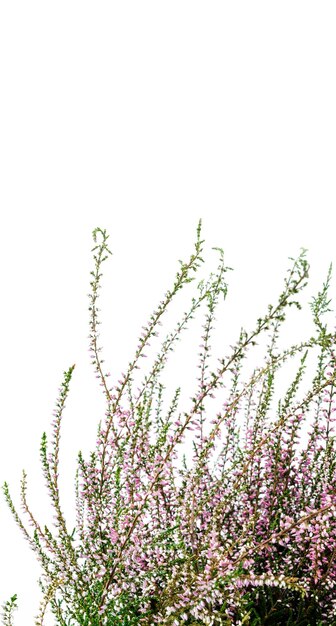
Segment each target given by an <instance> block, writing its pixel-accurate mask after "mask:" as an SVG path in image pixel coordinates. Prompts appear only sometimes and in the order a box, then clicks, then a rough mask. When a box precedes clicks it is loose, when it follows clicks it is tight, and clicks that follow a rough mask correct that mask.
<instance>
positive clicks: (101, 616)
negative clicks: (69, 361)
mask: <svg viewBox="0 0 336 626" xmlns="http://www.w3.org/2000/svg"><path fill="white" fill-rule="evenodd" d="M98 235H99V236H100V243H97V237H98ZM93 239H94V242H95V244H97V245H96V246H95V247H94V248H93V249H92V252H94V253H95V254H94V257H93V258H94V262H95V268H94V271H92V272H91V276H92V277H93V279H92V281H91V283H90V285H91V293H90V294H89V297H90V307H89V312H90V335H89V340H90V345H89V351H90V354H91V357H92V364H93V365H94V369H95V374H96V377H97V379H98V380H99V385H100V386H101V387H102V389H103V393H104V396H105V398H106V403H107V407H106V412H105V420H104V421H103V420H100V422H99V425H98V433H97V440H96V450H95V451H93V452H91V454H90V458H89V459H88V460H85V459H84V458H83V455H82V453H81V452H79V454H78V469H77V471H76V477H75V507H76V527H75V528H74V530H73V532H72V534H71V535H70V533H69V532H68V530H67V526H66V522H65V519H64V515H63V513H62V510H61V507H60V500H59V486H58V459H59V443H60V428H61V422H62V415H63V410H64V408H65V401H66V397H67V394H68V392H69V384H70V381H71V377H72V373H73V370H74V366H72V367H71V368H69V370H68V371H67V372H64V381H63V383H62V386H61V388H60V396H59V399H58V401H57V407H56V411H55V414H54V421H53V423H52V426H53V437H52V441H51V452H50V453H49V454H48V445H47V436H46V433H43V436H42V441H41V448H40V455H41V462H42V470H43V475H44V478H45V481H46V485H47V489H48V493H49V497H50V499H51V503H52V506H53V509H54V512H55V515H54V520H55V526H56V535H55V536H54V535H53V534H52V533H51V531H50V530H49V529H48V527H47V526H44V529H43V530H42V527H41V526H40V524H39V523H38V522H37V520H36V519H35V517H34V516H33V514H32V513H31V511H30V508H29V506H28V503H27V495H26V491H27V483H26V473H25V472H24V471H23V477H22V481H21V508H22V510H23V512H24V514H25V515H26V516H27V517H28V521H29V525H30V526H31V527H32V528H33V529H34V530H33V536H31V534H30V533H29V531H28V530H27V528H26V527H25V526H24V525H23V523H22V522H21V520H20V518H19V516H18V514H17V512H16V509H15V506H14V504H13V501H12V499H11V496H10V494H9V489H8V485H7V483H4V485H3V491H4V494H5V498H6V501H7V504H8V506H9V507H10V509H11V511H12V514H13V516H14V518H15V521H16V522H17V524H18V525H19V527H20V529H21V531H22V532H23V533H24V536H25V538H26V539H27V540H28V542H29V544H30V546H31V548H32V549H33V550H34V551H35V552H36V554H37V558H38V560H39V562H40V564H41V567H42V570H43V572H44V573H43V580H42V579H40V580H39V584H40V587H41V590H42V594H43V597H42V600H41V604H40V611H39V614H38V616H37V617H36V620H35V623H36V625H37V626H43V624H44V619H45V615H46V612H47V608H48V606H49V607H50V609H51V610H52V612H53V614H54V616H55V618H56V623H57V624H59V625H60V626H77V625H83V626H117V625H118V626H125V625H128V624H132V625H134V626H135V625H143V626H150V625H154V624H161V625H167V626H168V625H170V626H171V625H173V626H179V625H180V624H186V625H187V626H191V625H196V624H198V625H201V624H213V625H215V624H218V625H225V626H227V625H228V624H235V625H236V626H239V625H240V624H246V625H249V626H261V624H263V623H275V624H276V623H277V624H280V623H281V624H287V626H294V624H298V623H301V624H305V625H306V626H307V625H309V624H310V623H311V624H314V625H315V626H317V625H318V626H322V625H324V624H328V625H329V626H335V625H336V603H335V601H334V596H335V585H336V561H335V556H336V550H335V545H336V521H335V520H336V515H335V513H336V442H335V439H336V433H335V426H334V422H335V418H334V412H335V410H336V406H335V386H336V383H335V379H336V358H335V354H336V350H335V343H336V333H331V332H330V331H329V330H328V327H327V324H324V323H323V321H322V316H323V315H325V314H326V313H327V312H329V311H330V309H329V304H330V300H328V289H329V287H330V279H331V267H330V268H329V271H328V275H327V280H326V282H325V283H324V284H323V287H322V290H321V291H320V292H318V294H317V296H316V297H315V298H313V300H312V302H311V303H310V307H311V312H312V317H313V323H314V326H315V329H316V332H315V335H314V336H312V337H308V338H307V339H306V340H304V341H302V342H301V343H298V344H295V345H292V346H289V347H287V348H285V349H282V350H280V349H279V347H278V340H279V335H280V330H281V327H282V324H283V322H284V321H285V319H286V313H287V311H288V309H289V308H290V307H293V306H294V307H295V308H297V309H298V310H300V309H301V304H300V302H299V300H298V298H297V296H298V294H299V293H300V292H301V291H302V290H303V289H304V287H305V286H306V284H307V279H308V274H309V265H308V263H307V261H306V258H305V255H306V250H305V249H302V250H301V253H300V255H299V256H298V258H297V259H294V258H291V257H290V259H291V261H292V262H293V263H292V266H291V267H290V268H289V270H288V272H287V273H288V276H287V277H286V279H285V284H284V288H283V290H282V292H281V293H280V296H279V298H278V301H277V303H276V304H275V305H274V306H273V305H269V306H268V309H267V312H266V313H265V314H264V316H263V317H260V318H258V320H257V323H256V325H255V326H254V327H253V328H252V330H250V331H246V330H244V329H241V331H240V334H239V338H238V340H237V341H236V343H234V344H233V345H232V346H230V351H229V353H228V354H227V355H226V356H225V357H224V358H220V359H218V366H217V368H214V369H212V371H211V368H210V360H209V359H210V355H211V338H212V332H213V330H214V326H215V320H216V317H215V313H216V310H217V307H218V305H219V302H220V299H221V296H223V297H224V300H225V298H226V296H227V283H226V273H227V271H228V270H230V269H232V268H229V267H227V266H226V265H225V263H224V253H223V250H222V249H221V248H215V249H214V250H216V251H217V252H219V256H220V259H219V264H218V267H217V271H216V272H215V273H210V275H209V277H208V278H207V279H202V280H201V281H200V282H198V284H197V297H193V298H192V299H191V302H190V305H189V308H188V309H187V310H186V311H185V313H184V314H183V316H182V318H181V319H180V321H179V322H178V324H177V325H176V326H175V328H173V330H171V331H170V332H168V333H167V334H166V336H165V338H164V339H163V341H162V343H161V347H160V349H159V350H158V352H157V354H156V357H155V359H154V362H153V364H152V365H150V367H149V372H147V373H146V374H145V375H144V377H143V379H142V381H141V383H140V384H139V386H138V387H137V390H136V392H135V391H134V389H133V387H134V374H135V370H137V369H140V365H139V359H140V357H143V356H146V355H145V353H144V351H145V349H146V348H147V347H148V346H149V345H150V341H151V340H152V339H154V338H156V337H158V335H159V332H158V329H159V327H160V326H161V318H162V316H163V314H164V313H165V311H166V310H167V307H168V306H170V304H171V302H172V300H173V298H175V296H176V295H177V293H178V291H179V290H180V289H182V288H184V287H185V285H186V284H188V283H190V282H192V281H193V280H194V278H195V277H194V276H191V273H192V272H194V273H196V272H197V271H198V269H199V268H200V265H201V263H203V262H204V261H203V258H202V256H201V255H202V252H203V247H202V244H203V243H204V240H201V220H200V221H199V223H198V227H197V233H196V243H195V252H194V253H193V254H192V255H191V256H190V258H189V260H188V261H186V262H182V261H179V263H180V265H181V268H180V271H179V272H177V274H176V278H175V281H174V283H173V287H172V288H171V289H170V290H169V291H167V292H166V294H165V296H164V298H163V300H162V301H161V302H160V303H159V306H158V307H157V308H156V309H155V310H154V311H153V313H152V315H151V316H150V320H149V322H148V324H147V326H144V327H143V332H142V334H141V337H140V339H139V343H138V346H137V349H136V352H135V356H134V358H133V360H131V361H130V362H129V366H128V369H127V371H126V373H123V374H122V377H121V378H120V379H119V380H118V381H117V383H116V384H115V385H114V386H112V387H110V388H109V387H108V384H107V378H108V377H109V376H110V372H105V371H104V369H103V363H104V360H103V359H102V358H101V354H100V353H101V351H102V347H101V346H100V345H99V342H98V339H99V333H98V325H99V324H100V321H99V318H98V312H99V309H98V307H97V300H98V297H99V296H98V291H99V289H100V288H101V284H100V281H101V278H102V272H101V266H102V263H103V262H104V261H105V260H106V259H107V258H108V254H112V253H111V251H110V250H109V249H108V247H107V239H108V235H107V234H106V230H102V229H100V228H96V229H95V230H94V231H93ZM202 307H205V309H206V312H205V320H204V324H203V326H202V333H203V334H202V343H201V345H200V349H201V351H200V353H199V354H198V356H199V362H198V364H197V368H198V373H199V375H198V377H197V387H196V390H195V393H194V395H193V396H192V397H191V398H190V400H191V403H190V406H189V407H188V408H187V409H186V410H180V406H179V404H180V394H181V389H182V386H179V387H177V388H176V390H175V391H174V393H173V395H172V397H171V399H170V402H169V403H168V407H167V408H166V409H164V389H165V386H164V384H163V383H162V382H161V377H162V375H163V372H164V369H165V366H166V364H167V362H168V358H169V356H170V354H171V352H173V349H174V346H175V344H176V342H177V341H178V340H179V339H180V335H181V332H182V331H183V330H186V329H187V327H188V325H189V323H190V322H191V321H192V320H193V319H194V318H195V315H196V313H197V312H198V311H199V310H200V309H201V308H202ZM265 333H269V334H268V338H269V340H268V343H267V346H266V354H265V358H264V361H263V363H262V365H260V366H258V367H256V368H255V369H254V371H253V373H252V375H250V376H249V377H247V376H246V374H245V373H244V363H245V361H246V359H247V356H248V355H249V354H250V353H251V352H252V351H253V348H254V347H255V346H256V345H258V344H257V340H259V338H260V337H262V336H263V335H264V334H265ZM316 351H317V352H318V356H317V371H316V374H315V377H314V379H313V380H312V383H311V386H310V388H309V390H308V391H307V392H306V393H305V394H304V395H302V392H301V391H300V390H301V385H302V381H303V378H304V375H305V373H306V366H307V361H308V358H309V356H310V355H311V354H315V353H316ZM298 357H300V362H299V367H298V370H297V372H296V374H295V375H294V377H293V379H292V381H291V382H290V383H289V386H288V388H287V390H286V392H285V394H284V397H283V398H281V399H279V400H278V405H277V409H276V408H274V401H275V392H276V380H277V374H278V372H279V371H280V370H281V368H282V367H283V366H284V365H285V364H286V363H287V362H288V361H289V360H290V359H293V358H298ZM222 390H224V391H225V400H224V401H223V403H222V407H221V409H220V411H219V412H218V413H217V414H216V416H214V415H213V413H212V411H211V407H210V406H209V400H210V399H214V398H216V394H217V393H218V392H219V391H222ZM206 405H207V406H206ZM208 413H209V414H210V415H209V417H210V418H211V419H210V420H209V421H210V424H211V427H210V431H209V433H208V434H206V429H205V426H206V419H205V416H206V415H208ZM312 413H313V424H312V426H311V429H310V431H309V432H308V443H307V445H306V448H304V449H303V450H301V451H300V450H299V448H298V444H299V441H300V434H301V432H302V429H303V427H304V425H305V423H306V422H308V420H309V418H310V417H311V414H312ZM240 418H243V426H242V425H241V423H240V422H241V419H240ZM193 432H195V440H192V439H191V442H192V444H193V452H194V455H193V457H192V465H191V467H188V466H187V463H186V458H185V455H183V460H182V467H180V468H179V467H178V460H179V457H178V450H179V447H180V446H181V445H182V444H183V443H185V439H186V436H187V437H189V438H191V437H192V433H193ZM216 456H217V458H216ZM178 477H179V479H180V484H179V483H178V480H177V479H178ZM76 531H77V538H75V536H74V535H75V533H76ZM3 608H4V613H3V623H4V624H5V626H13V624H12V612H13V610H14V608H16V596H13V598H12V599H11V600H10V601H9V602H7V603H6V605H4V607H3ZM5 620H7V621H5ZM272 620H273V622H272ZM300 620H301V621H300ZM309 620H310V621H309Z"/></svg>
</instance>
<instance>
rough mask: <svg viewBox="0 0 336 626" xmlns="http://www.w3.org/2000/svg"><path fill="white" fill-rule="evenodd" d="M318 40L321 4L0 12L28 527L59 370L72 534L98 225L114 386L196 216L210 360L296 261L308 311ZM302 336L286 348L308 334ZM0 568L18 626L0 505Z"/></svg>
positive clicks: (322, 108)
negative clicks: (222, 299)
mask: <svg viewBox="0 0 336 626" xmlns="http://www.w3.org/2000/svg"><path fill="white" fill-rule="evenodd" d="M335 29H336V9H335V3H334V2H331V1H329V2H328V1H324V2H309V1H307V0H305V1H304V2H299V1H294V2H293V0H290V1H284V0H283V1H282V2H270V1H269V0H267V2H259V1H258V2H241V1H235V2H223V1H221V2H215V1H211V2H205V1H204V2H199V1H196V0H193V1H192V2H188V1H184V0H178V1H175V0H170V1H169V2H162V1H160V0H155V1H152V2H148V1H136V2H129V1H127V0H123V1H122V2H86V1H81V2H74V1H72V0H66V1H63V0H59V1H58V2H49V1H46V0H43V1H41V2H36V1H33V0H31V1H30V2H17V1H16V0H11V2H2V3H1V5H0V85H1V97H0V113H1V115H0V164H1V169H0V172H1V185H0V207H1V218H0V255H1V259H0V273H1V278H0V280H1V307H0V315H1V377H0V380H1V394H0V448H1V449H0V482H1V484H2V483H3V481H4V480H7V481H8V482H9V485H10V488H11V493H12V496H13V498H14V499H15V502H16V504H17V507H18V509H19V510H20V504H19V481H20V477H21V470H22V468H25V469H26V471H27V473H28V498H29V502H30V503H31V507H32V509H33V511H34V512H35V513H36V517H37V518H38V519H39V521H40V523H41V524H42V525H43V524H44V523H46V522H47V521H48V519H49V518H48V516H49V515H50V512H49V503H48V500H47V493H46V490H45V488H44V484H43V480H42V478H41V472H40V463H39V445H40V438H41V434H42V432H43V431H44V430H47V431H48V432H50V430H48V429H49V423H50V420H51V413H52V410H53V408H54V404H55V400H56V397H57V390H58V387H59V385H60V383H61V380H62V373H63V371H64V370H65V369H67V368H68V367H69V366H70V365H72V364H73V363H76V369H75V372H74V376H73V381H72V384H71V390H70V397H69V400H68V402H67V408H66V411H65V413H64V423H63V434H62V440H61V444H62V446H63V447H62V448H61V457H60V462H61V468H60V471H61V484H62V496H61V497H62V498H63V499H62V505H63V508H64V510H65V511H66V512H67V514H68V519H69V526H71V524H72V522H73V504H72V503H73V500H72V498H73V485H74V472H75V468H76V456H77V452H78V450H79V449H82V450H83V452H84V453H85V452H86V451H88V450H91V449H93V448H94V442H95V436H96V428H97V424H98V421H99V419H100V418H101V417H102V416H103V412H104V406H105V405H104V398H103V396H102V394H101V391H100V388H99V387H98V384H97V381H96V379H95V377H94V372H93V369H92V367H91V365H90V361H89V355H88V339H87V335H88V332H89V325H88V311H87V307H88V306H89V300H88V297H87V293H88V291H89V281H90V274H89V272H90V270H91V269H93V265H92V255H91V248H92V247H93V240H92V234H91V233H92V230H93V229H94V228H95V227H96V226H99V227H101V228H106V229H107V231H108V233H109V235H110V238H109V246H110V248H111V250H112V251H113V257H110V258H109V261H108V262H106V263H105V264H104V266H103V267H104V278H103V283H102V284H103V289H102V290H101V293H102V296H101V303H100V306H101V308H102V315H101V319H102V322H103V324H102V326H101V327H100V328H101V337H102V343H103V345H104V348H105V352H104V357H105V359H106V364H107V369H110V370H111V373H112V377H111V379H110V380H111V382H112V379H113V380H114V381H115V380H117V379H118V378H119V374H120V373H121V371H123V370H124V368H125V367H126V366H127V363H128V361H129V360H130V359H131V357H132V355H133V353H134V351H135V348H136V344H137V339H138V337H139V335H140V332H141V325H142V324H145V323H146V322H147V320H148V318H149V316H150V314H151V313H152V311H153V310H154V307H155V306H157V304H158V303H159V301H160V300H161V299H162V297H163V295H164V293H165V291H166V290H167V289H168V288H170V287H171V286H172V281H173V280H174V277H175V273H176V271H177V270H178V267H179V266H178V259H183V260H186V259H187V258H188V257H189V255H190V253H191V252H192V251H193V244H194V241H195V232H196V226H197V222H198V219H199V218H200V217H202V218H203V238H205V240H206V248H205V253H204V254H205V258H206V260H208V262H209V263H210V265H209V268H210V269H215V267H216V257H215V255H214V253H213V252H212V251H211V247H212V246H221V247H223V248H224V250H225V260H226V263H227V264H228V265H229V266H231V267H233V268H234V271H232V272H229V273H228V275H227V276H228V281H229V294H228V298H227V308H225V306H224V307H223V308H222V313H221V316H220V323H219V331H220V332H219V337H220V341H219V342H218V344H217V348H218V349H217V352H218V356H221V355H223V356H224V354H226V351H227V349H228V346H229V345H230V344H231V343H233V342H234V341H235V340H236V339H237V334H238V332H239V329H240V326H241V325H243V326H244V327H246V328H248V329H249V328H252V327H253V322H254V320H255V319H256V317H257V316H259V315H262V314H264V313H265V312H266V307H267V304H268V303H271V302H274V300H275V298H276V297H277V294H278V293H280V290H281V289H282V285H283V279H284V276H285V272H286V269H287V268H288V267H289V264H290V261H288V257H289V256H297V254H298V253H299V252H300V248H301V247H305V248H308V260H309V262H310V263H311V281H310V284H309V287H307V290H308V291H307V298H309V296H310V294H312V293H315V292H316V289H318V288H319V287H320V286H321V284H322V281H323V280H324V279H325V276H326V273H327V269H328V266H329V263H330V262H331V261H333V262H335V260H336V252H335V200H336V183H335V166H336V121H335V120H336V115H335V111H336V81H335V65H336V38H335ZM192 284H193V283H192ZM332 287H333V293H331V295H334V294H335V280H334V279H333V283H332ZM181 298H182V300H181V301H182V302H185V301H183V296H182V297H181ZM182 308H183V307H182ZM181 310H182V309H181ZM183 310H184V308H183ZM167 319H168V318H167ZM300 319H301V318H300V317H298V316H296V317H295V316H293V324H294V330H293V327H292V331H291V332H292V335H290V331H288V338H289V343H290V342H291V341H292V340H293V341H296V340H297V339H298V340H299V339H300V338H301V335H302V334H303V335H304V334H305V331H307V333H308V335H309V333H310V330H309V324H308V321H307V322H306V323H307V327H305V325H302V322H300V321H299V320H300ZM305 319H307V320H309V316H308V317H307V318H305ZM195 328H196V327H195ZM195 328H194V327H193V330H190V337H191V340H190V338H189V343H187V346H189V347H190V351H189V352H188V349H187V351H186V352H187V357H188V354H189V356H190V354H191V348H192V347H193V346H194V345H196V346H197V343H195V340H196V342H198V334H197V333H196V331H195ZM167 330H168V328H167ZM187 336H189V335H187V334H186V335H185V337H186V338H187ZM191 363H192V359H191ZM176 372H177V374H179V373H181V375H182V376H184V377H185V378H184V380H187V378H188V376H189V378H190V372H191V373H192V368H191V367H187V366H185V365H182V363H181V362H180V361H179V360H178V362H177V364H176V369H175V373H176ZM188 380H189V379H188ZM180 382H181V380H180ZM187 397H188V394H187ZM0 495H1V494H0ZM0 554H1V564H0V580H1V584H0V596H1V597H0V601H1V602H3V601H4V600H5V599H7V598H8V597H9V596H10V595H12V594H13V593H15V592H17V593H18V594H19V602H20V605H19V606H20V610H19V612H18V614H17V617H16V622H15V623H16V625H17V626H23V625H25V626H27V625H30V624H33V616H34V615H35V614H36V612H37V607H38V603H39V589H38V586H37V582H36V581H37V578H38V575H39V572H40V570H39V567H38V565H37V563H36V562H35V556H34V554H33V553H32V552H31V551H30V549H29V546H28V544H26V542H25V540H24V539H23V537H22V536H21V533H20V531H19V529H18V528H17V526H16V525H15V522H14V520H13V519H12V517H11V514H10V511H9V510H8V509H7V506H6V504H5V501H4V498H3V496H2V495H1V501H0ZM51 623H52V622H51Z"/></svg>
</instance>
